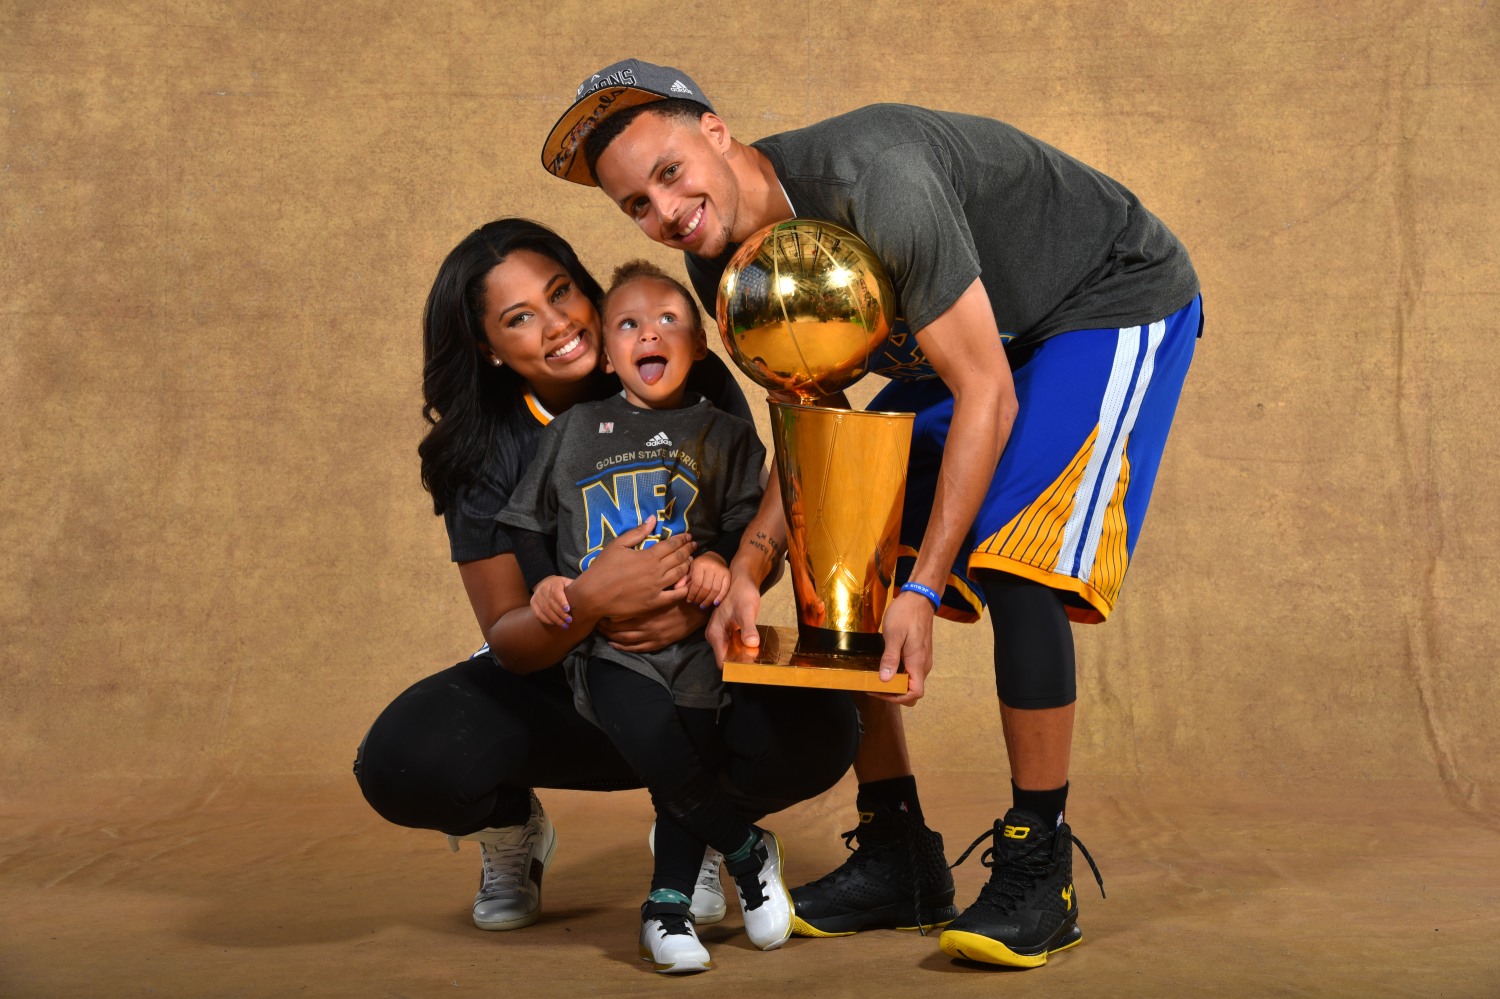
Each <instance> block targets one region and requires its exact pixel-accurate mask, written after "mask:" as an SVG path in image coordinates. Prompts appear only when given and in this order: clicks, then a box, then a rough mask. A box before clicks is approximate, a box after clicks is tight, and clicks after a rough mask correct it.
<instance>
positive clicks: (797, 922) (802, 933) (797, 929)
mask: <svg viewBox="0 0 1500 999" xmlns="http://www.w3.org/2000/svg"><path fill="white" fill-rule="evenodd" d="M951 922H953V920H951V919H944V920H943V921H942V922H939V923H926V924H924V925H922V926H917V925H915V924H913V925H911V926H889V927H886V926H882V927H879V928H880V929H893V930H905V931H908V932H912V933H915V932H917V931H919V930H920V931H925V932H928V933H930V932H932V931H933V930H940V929H942V928H943V927H944V926H947V925H948V924H949V923H951ZM858 932H860V931H859V930H820V929H818V928H817V927H816V926H814V925H813V924H812V923H809V922H808V921H807V920H805V919H803V918H802V917H801V916H796V915H794V916H792V936H794V937H815V938H820V939H821V938H826V937H852V936H854V934H856V933H858Z"/></svg>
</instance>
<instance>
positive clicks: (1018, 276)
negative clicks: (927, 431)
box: [687, 104, 1198, 378]
mask: <svg viewBox="0 0 1500 999" xmlns="http://www.w3.org/2000/svg"><path fill="white" fill-rule="evenodd" d="M752 145H753V146H754V148H755V149H757V150H759V151H760V152H762V153H764V154H765V155H766V157H767V158H768V159H769V160H770V162H771V165H772V167H774V169H775V171H776V176H777V178H778V179H779V180H780V181H781V184H782V186H783V187H784V188H785V189H786V193H787V196H788V197H789V198H790V200H791V203H792V209H793V211H794V212H795V213H796V214H797V216H798V217H800V218H817V219H825V220H827V221H830V222H835V223H837V224H839V225H842V226H844V227H845V228H848V229H851V230H853V231H854V232H856V233H858V234H859V235H860V237H862V238H863V239H864V240H865V242H867V243H869V244H870V246H871V248H872V249H873V250H874V251H875V254H876V256H878V257H879V258H880V260H881V261H882V262H883V263H884V264H885V266H886V268H887V271H888V272H889V275H890V278H891V282H892V283H893V284H894V285H895V288H896V293H897V299H898V302H899V312H900V316H901V317H902V318H903V319H904V320H905V327H906V328H907V329H909V330H911V331H914V332H919V331H921V330H922V329H924V328H925V327H926V326H927V325H928V324H930V323H931V322H932V321H933V320H934V319H936V318H937V317H938V316H940V315H942V314H943V313H944V312H945V311H947V310H948V309H949V308H950V307H951V306H952V305H953V304H954V302H956V301H957V300H958V297H959V296H960V295H961V294H963V292H964V291H965V289H967V288H968V287H969V285H970V284H972V283H973V281H974V279H975V278H980V279H982V281H983V283H984V289H985V292H986V293H987V294H988V296H989V299H990V304H991V307H992V309H993V311H994V314H995V323H996V325H997V327H998V328H999V331H1000V334H1001V337H1002V338H1003V339H1004V340H1006V341H1007V345H1008V346H1010V347H1011V348H1021V347H1030V346H1034V345H1035V344H1037V343H1040V342H1041V341H1043V340H1046V339H1047V338H1049V337H1052V336H1056V335H1057V334H1059V333H1064V332H1067V331H1068V330H1076V329H1099V328H1112V327H1121V326H1134V325H1137V324H1141V323H1147V322H1152V321H1154V320H1157V319H1160V318H1162V317H1163V316H1166V315H1168V314H1170V313H1172V312H1174V311H1176V310H1177V309H1179V308H1181V307H1182V306H1184V305H1186V304H1187V303H1188V302H1190V301H1191V300H1192V299H1193V296H1194V295H1196V294H1197V293H1198V278H1197V275H1196V274H1195V272H1194V271H1193V266H1192V262H1191V261H1190V260H1189V258H1188V254H1187V251H1186V250H1185V249H1184V248H1183V246H1182V244H1181V243H1180V242H1178V240H1177V238H1176V237H1175V236H1174V235H1172V233H1171V231H1170V230H1168V229H1167V227H1166V226H1165V225H1163V224H1162V223H1161V221H1160V220H1158V219H1157V218H1156V216H1154V215H1152V214H1151V213H1150V212H1148V211H1147V210H1146V209H1145V208H1144V207H1142V205H1141V203H1140V201H1139V200H1138V199H1137V198H1136V197H1135V195H1133V194H1132V193H1131V192H1130V191H1129V190H1127V189H1126V188H1125V187H1124V186H1123V185H1121V184H1120V183H1118V182H1117V181H1115V180H1113V179H1111V178H1109V177H1107V176H1105V175H1104V174H1102V173H1100V172H1099V171H1097V170H1095V169H1093V168H1092V167H1090V166H1087V165H1086V164H1083V163H1080V162H1079V161H1078V160H1075V159H1074V158H1073V157H1071V156H1068V155H1067V154H1066V153H1063V152H1060V151H1059V150H1057V149H1054V148H1053V147H1051V146H1049V145H1047V144H1046V143H1044V142H1041V141H1040V140H1038V139H1034V138H1032V137H1031V136H1029V135H1027V134H1025V133H1024V132H1021V131H1019V130H1018V129H1016V128H1014V127H1012V126H1010V125H1007V124H1005V123H1004V122H999V121H995V120H993V119H990V118H981V117H976V116H974V115H964V114H953V113H950V112H944V111H930V110H927V109H925V108H917V107H910V106H908V105H902V104H877V105H873V106H870V107H866V108H861V109H860V110H858V111H852V112H850V113H848V114H845V115H840V116H839V117H836V118H830V119H828V120H827V121H823V122H819V123H817V124H815V125H810V126H808V127H807V128H802V129H798V130H796V131H792V132H783V133H781V134H779V135H772V136H769V137H767V138H764V139H761V140H760V141H758V142H755V143H753V144H752ZM734 249H737V247H731V248H730V250H729V251H727V252H726V253H725V254H724V255H723V256H721V257H720V258H718V259H717V260H713V261H705V260H702V259H699V258H696V257H692V256H689V257H688V259H687V267H688V273H689V275H690V276H691V277H692V279H693V284H694V287H695V289H696V291H697V292H698V296H699V298H700V299H702V300H703V302H704V305H705V306H706V307H707V308H708V309H709V311H710V312H712V311H714V302H715V298H716V296H717V289H718V281H719V276H720V275H721V274H722V273H723V269H724V266H725V264H726V263H727V262H728V260H729V255H730V254H731V253H732V252H733V250H734ZM912 360H913V358H912V357H911V355H910V353H909V352H908V353H906V354H905V356H901V355H900V354H899V353H897V352H892V356H891V357H890V358H889V359H888V360H887V361H886V363H884V364H880V365H877V366H876V367H875V368H874V370H875V371H876V372H878V373H882V374H887V375H890V376H892V377H901V376H902V374H903V372H901V371H896V370H885V369H890V368H902V367H904V368H906V369H907V370H906V371H905V372H904V374H906V376H908V377H918V378H920V377H932V374H931V369H930V368H926V366H925V364H913V363H911V362H912ZM923 368H926V370H925V372H924V371H923V370H922V369H923Z"/></svg>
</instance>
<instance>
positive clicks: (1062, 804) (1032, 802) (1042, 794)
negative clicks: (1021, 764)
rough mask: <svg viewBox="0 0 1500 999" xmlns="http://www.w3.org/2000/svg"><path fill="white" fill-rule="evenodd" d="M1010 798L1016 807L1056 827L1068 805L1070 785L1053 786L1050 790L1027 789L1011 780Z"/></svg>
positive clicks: (1053, 827)
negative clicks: (1017, 785)
mask: <svg viewBox="0 0 1500 999" xmlns="http://www.w3.org/2000/svg"><path fill="white" fill-rule="evenodd" d="M1010 800H1011V804H1012V805H1013V806H1014V807H1015V808H1019V809H1020V810H1021V811H1023V812H1026V813H1028V814H1030V815H1035V816H1036V817H1037V818H1039V819H1041V820H1042V821H1043V822H1045V823H1047V828H1049V829H1056V828H1057V824H1058V823H1059V822H1061V821H1062V817H1063V811H1064V810H1065V809H1066V808H1067V807H1068V785H1067V784H1066V783H1064V784H1063V786H1062V787H1057V788H1053V789H1052V790H1050V791H1027V790H1025V789H1024V788H1019V787H1016V782H1015V781H1011V782H1010Z"/></svg>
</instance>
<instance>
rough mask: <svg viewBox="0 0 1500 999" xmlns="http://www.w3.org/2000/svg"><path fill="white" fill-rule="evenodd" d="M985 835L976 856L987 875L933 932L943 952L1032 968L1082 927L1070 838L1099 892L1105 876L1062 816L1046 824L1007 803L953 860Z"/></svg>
mask: <svg viewBox="0 0 1500 999" xmlns="http://www.w3.org/2000/svg"><path fill="white" fill-rule="evenodd" d="M986 839H990V840H991V843H990V846H989V847H988V848H987V849H986V850H985V851H984V853H982V854H980V857H979V862H980V863H981V864H983V865H984V866H985V867H988V868H990V880H989V882H988V883H987V884H985V886H984V887H983V888H981V889H979V898H978V899H977V900H976V901H975V902H974V904H973V905H971V906H969V907H968V908H967V909H965V910H964V912H963V915H961V916H959V917H958V918H957V919H955V920H953V922H951V923H949V924H948V926H947V928H946V929H944V930H943V935H942V936H941V937H939V938H938V946H939V947H941V948H942V951H943V953H944V954H947V955H948V956H949V957H956V958H961V959H963V960H966V961H983V962H984V963H986V964H1004V965H1009V966H1011V967H1013V968H1035V967H1038V966H1039V965H1043V964H1046V963H1047V956H1048V955H1049V954H1056V953H1057V952H1058V951H1061V950H1067V949H1068V948H1069V947H1073V946H1075V945H1077V944H1078V943H1080V942H1081V941H1082V940H1083V931H1082V930H1081V929H1079V928H1078V900H1077V899H1076V898H1074V897H1073V896H1074V892H1073V845H1074V844H1075V843H1077V844H1078V849H1079V850H1080V851H1082V853H1083V856H1084V859H1085V860H1087V861H1088V862H1089V867H1090V868H1092V869H1093V872H1094V880H1095V881H1097V882H1098V883H1099V894H1100V896H1101V897H1102V896H1103V895H1104V879H1103V878H1102V877H1100V875H1099V868H1098V867H1097V866H1095V864H1094V858H1093V857H1090V856H1089V852H1088V850H1086V849H1084V846H1083V844H1082V843H1078V841H1077V840H1075V839H1074V838H1073V831H1072V830H1071V829H1069V828H1068V826H1067V823H1061V824H1059V825H1058V827H1057V828H1056V829H1055V830H1053V829H1049V828H1047V823H1045V822H1043V821H1041V820H1040V819H1037V818H1036V817H1034V816H1032V815H1028V814H1027V813H1026V812H1022V811H1018V810H1016V809H1014V808H1012V809H1011V810H1010V811H1008V812H1006V813H1005V818H1004V820H1001V821H997V822H996V823H995V825H994V827H993V828H992V829H989V830H986V831H985V832H984V833H983V834H981V835H980V837H979V838H978V839H976V840H975V841H974V842H973V843H971V844H970V845H969V848H968V849H967V850H965V851H964V853H963V856H962V857H959V858H958V861H957V863H955V864H954V865H953V866H954V867H957V866H958V865H959V864H962V863H963V862H964V860H965V859H966V858H967V857H968V856H969V854H970V853H973V852H974V848H975V847H976V846H978V845H979V844H980V843H983V842H984V841H985V840H986Z"/></svg>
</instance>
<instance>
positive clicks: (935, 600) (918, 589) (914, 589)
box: [901, 583, 943, 610]
mask: <svg viewBox="0 0 1500 999" xmlns="http://www.w3.org/2000/svg"><path fill="white" fill-rule="evenodd" d="M901 592H902V593H920V594H922V596H924V597H926V598H927V599H928V600H931V601H932V609H933V610H937V609H939V608H940V607H942V606H943V598H942V597H940V596H938V591H937V590H934V589H933V588H932V587H930V586H923V585H922V584H921V583H902V584H901Z"/></svg>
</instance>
